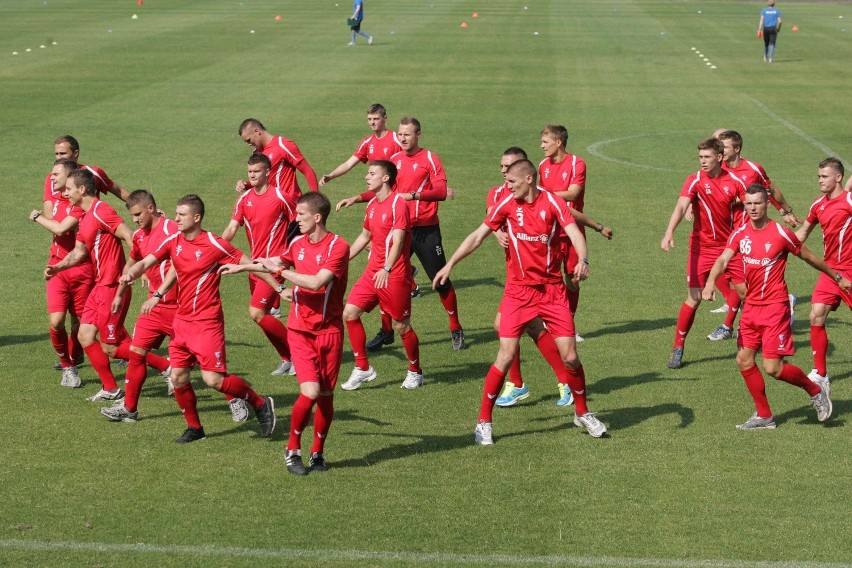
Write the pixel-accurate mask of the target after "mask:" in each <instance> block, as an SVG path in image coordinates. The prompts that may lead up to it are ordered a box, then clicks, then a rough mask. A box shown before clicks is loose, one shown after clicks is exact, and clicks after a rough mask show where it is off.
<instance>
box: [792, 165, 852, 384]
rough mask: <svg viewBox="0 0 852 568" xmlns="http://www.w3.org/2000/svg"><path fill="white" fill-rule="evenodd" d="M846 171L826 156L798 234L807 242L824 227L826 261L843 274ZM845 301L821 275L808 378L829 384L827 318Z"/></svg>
mask: <svg viewBox="0 0 852 568" xmlns="http://www.w3.org/2000/svg"><path fill="white" fill-rule="evenodd" d="M843 174H844V168H843V163H842V162H841V161H840V160H838V159H837V158H826V159H825V160H823V161H822V162H820V163H819V169H818V170H817V179H818V180H819V190H820V193H822V195H821V196H820V197H819V199H817V200H816V201H814V203H813V205H811V208H810V210H809V211H808V216H807V219H805V222H804V224H803V225H802V227H801V228H800V229H799V230H798V231H796V236H797V237H798V238H799V239H800V240H801V241H802V242H804V241H805V240H806V239H807V238H808V235H810V234H811V231H812V230H813V229H814V227H816V226H817V225H819V226H820V227H822V242H823V246H824V248H825V254H824V261H825V263H826V264H827V265H828V266H830V267H831V268H832V269H834V270H835V271H839V272H840V273H841V274H843V275H852V242H850V238H852V236H850V234H849V233H850V231H849V228H850V226H852V194H850V193H849V192H848V191H845V190H844V189H843ZM841 300H842V301H843V302H845V303H846V304H847V305H848V306H849V307H850V308H852V295H850V294H849V293H848V292H846V291H844V290H842V289H841V288H840V286H838V285H837V283H836V282H835V281H834V280H832V279H831V278H829V277H827V276H825V275H822V274H820V276H819V280H817V282H816V285H815V286H814V291H813V294H811V313H810V323H811V351H812V352H813V356H814V368H813V370H812V371H811V372H810V374H808V377H809V378H810V379H811V380H813V381H817V382H820V383H822V384H825V385H828V384H829V377H828V367H827V365H826V354H827V352H828V333H826V330H825V320H826V318H828V314H830V313H831V312H833V311H834V310H836V309H837V308H838V307H839V306H840V302H841Z"/></svg>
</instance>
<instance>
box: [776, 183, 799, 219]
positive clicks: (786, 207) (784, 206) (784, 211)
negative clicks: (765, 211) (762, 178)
mask: <svg viewBox="0 0 852 568" xmlns="http://www.w3.org/2000/svg"><path fill="white" fill-rule="evenodd" d="M769 195H770V196H771V197H772V199H774V200H775V202H776V203H777V204H778V207H780V208H781V209H780V210H779V211H780V213H781V218H782V219H784V223H785V224H787V225H788V226H789V227H790V228H791V229H795V228H796V227H798V226H799V225H801V224H802V220H801V219H799V217H797V216H796V214H795V213H793V207H792V205H790V204H789V203H787V200H786V199H785V198H784V194H783V193H781V190H780V189H778V186H776V185H775V184H774V183H770V184H769Z"/></svg>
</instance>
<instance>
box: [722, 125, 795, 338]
mask: <svg viewBox="0 0 852 568" xmlns="http://www.w3.org/2000/svg"><path fill="white" fill-rule="evenodd" d="M714 137H715V138H718V139H719V140H720V141H721V142H722V146H723V147H724V153H723V157H724V161H723V162H722V169H723V170H725V171H728V172H731V173H732V174H734V175H735V176H736V177H738V178H739V179H740V180H741V181H742V182H743V183H744V184H745V185H746V187H748V186H749V185H751V184H753V183H759V184H760V185H762V186H763V187H765V188H766V190H767V191H768V192H769V201H770V203H772V204H773V205H774V206H775V208H776V209H777V210H778V211H779V212H780V213H781V217H782V218H783V219H784V222H785V223H787V225H789V226H790V227H792V228H795V227H796V226H797V225H801V223H802V221H801V219H799V218H798V217H797V216H796V214H795V213H793V208H792V207H791V206H790V205H789V204H788V203H787V200H786V199H785V198H784V194H782V193H781V190H780V189H778V187H777V186H776V185H775V184H774V183H773V182H772V180H770V179H769V176H768V175H767V174H766V170H764V169H763V166H761V165H760V164H758V163H757V162H752V161H751V160H746V159H745V158H743V157H742V156H741V155H740V153H741V152H742V147H743V138H742V136H741V135H740V133H739V132H737V131H735V130H722V131H721V132H720V131H717V132H714ZM741 211H742V204H738V205H737V216H739V214H740V212H741ZM743 222H745V218H743ZM736 224H737V225H738V224H739V222H738V221H737V222H736ZM741 266H742V263H741V262H738V261H736V259H735V260H734V262H729V263H728V271H727V273H726V278H727V279H728V280H729V281H730V286H723V287H722V288H719V291H720V292H722V295H723V296H724V297H725V304H726V305H727V307H728V309H727V315H726V317H725V321H724V322H723V323H722V324H720V325H719V327H717V328H716V330H715V331H714V332H713V333H711V334H710V335H708V336H707V339H709V340H710V341H721V340H724V339H730V338H731V337H732V335H733V326H734V320H735V319H736V317H737V312H738V311H739V309H740V304H741V303H742V300H743V298H745V293H746V290H745V273H744V272H743V270H742V268H741ZM792 298H795V297H794V296H793V297H792ZM791 301H793V302H795V300H794V299H793V300H791Z"/></svg>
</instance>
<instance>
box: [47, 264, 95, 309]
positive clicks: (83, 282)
mask: <svg viewBox="0 0 852 568" xmlns="http://www.w3.org/2000/svg"><path fill="white" fill-rule="evenodd" d="M93 285H94V280H93V279H92V265H91V263H89V262H84V263H83V264H81V265H79V266H74V267H72V268H69V269H68V270H63V271H62V272H60V273H59V274H57V275H56V276H54V277H53V278H51V279H50V280H48V281H47V313H49V314H55V313H57V312H62V313H64V312H71V313H72V314H74V315H75V316H81V315H83V310H84V309H85V307H86V299H88V297H89V293H90V292H91V291H92V286H93Z"/></svg>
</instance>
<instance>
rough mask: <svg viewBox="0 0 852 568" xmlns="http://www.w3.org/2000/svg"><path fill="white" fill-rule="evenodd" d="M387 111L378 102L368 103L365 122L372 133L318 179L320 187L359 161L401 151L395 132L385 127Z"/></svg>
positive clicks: (383, 156) (363, 162)
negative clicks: (340, 162)
mask: <svg viewBox="0 0 852 568" xmlns="http://www.w3.org/2000/svg"><path fill="white" fill-rule="evenodd" d="M387 119H388V113H387V110H386V109H385V107H384V106H382V105H381V104H379V103H375V104H372V105H370V108H368V109H367V124H368V125H369V127H370V130H372V131H373V133H372V134H370V135H369V136H367V137H365V138H364V139H363V140H361V143H360V144H358V148H357V149H356V150H355V152H354V153H353V154H352V155H351V156H349V159H348V160H346V161H345V162H343V163H342V164H340V165H339V166H337V167H336V168H334V169H333V170H332V171H331V172H330V173H327V174H325V175H324V176H322V177H321V178H320V180H319V186H320V187H322V186H324V185H325V184H327V183H328V182H330V181H331V180H333V179H335V178H339V177H340V176H342V175H344V174H345V173H347V172H349V171H350V170H351V169H352V168H354V167H355V166H357V165H358V164H359V163H362V164H366V163H367V162H370V161H372V160H390V158H391V156H393V155H394V154H396V153H397V152H401V151H402V146H400V145H399V140H398V139H397V137H396V132H393V131H391V130H388V128H387Z"/></svg>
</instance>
